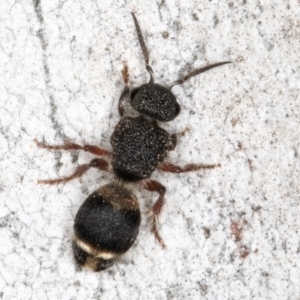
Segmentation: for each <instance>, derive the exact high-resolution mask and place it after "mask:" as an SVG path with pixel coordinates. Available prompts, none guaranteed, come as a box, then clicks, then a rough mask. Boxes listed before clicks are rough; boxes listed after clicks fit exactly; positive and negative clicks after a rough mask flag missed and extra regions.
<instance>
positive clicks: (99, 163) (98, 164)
mask: <svg viewBox="0 0 300 300" xmlns="http://www.w3.org/2000/svg"><path fill="white" fill-rule="evenodd" d="M90 168H97V169H99V170H101V171H108V170H109V164H108V162H107V161H106V160H104V159H102V158H94V159H92V160H91V161H90V163H89V164H84V165H80V166H78V167H77V168H76V170H75V172H74V173H73V174H71V175H70V176H66V177H62V178H58V179H46V180H39V181H38V183H39V184H58V183H62V182H68V181H70V180H72V179H75V178H80V177H81V176H82V175H83V174H84V173H85V172H86V171H88V170H89V169H90Z"/></svg>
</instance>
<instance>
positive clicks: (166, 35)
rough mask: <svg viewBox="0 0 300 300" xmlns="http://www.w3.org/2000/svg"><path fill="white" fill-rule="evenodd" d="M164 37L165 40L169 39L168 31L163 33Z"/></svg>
mask: <svg viewBox="0 0 300 300" xmlns="http://www.w3.org/2000/svg"><path fill="white" fill-rule="evenodd" d="M162 36H163V38H164V39H167V38H168V37H169V33H168V32H167V31H164V32H163V33H162Z"/></svg>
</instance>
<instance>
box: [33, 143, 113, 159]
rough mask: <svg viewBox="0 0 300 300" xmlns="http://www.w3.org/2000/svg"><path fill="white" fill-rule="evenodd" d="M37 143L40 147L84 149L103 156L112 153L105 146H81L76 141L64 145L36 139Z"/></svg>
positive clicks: (70, 149) (48, 148)
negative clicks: (50, 143)
mask: <svg viewBox="0 0 300 300" xmlns="http://www.w3.org/2000/svg"><path fill="white" fill-rule="evenodd" d="M34 141H35V143H36V145H37V146H38V147H39V148H43V149H47V150H56V151H57V150H66V151H72V150H83V151H86V152H90V153H92V154H95V155H98V156H102V155H111V153H110V152H109V151H107V150H105V149H103V148H100V147H98V146H94V145H84V146H80V145H78V144H75V143H65V144H63V145H48V144H45V143H41V142H38V141H37V140H36V139H35V140H34Z"/></svg>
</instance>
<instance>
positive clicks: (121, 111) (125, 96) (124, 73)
mask: <svg viewBox="0 0 300 300" xmlns="http://www.w3.org/2000/svg"><path fill="white" fill-rule="evenodd" d="M123 65H124V67H123V70H122V76H123V81H124V84H125V86H124V88H123V91H122V93H121V96H120V98H119V104H118V110H119V115H120V116H121V117H123V116H124V114H125V109H124V102H125V101H126V100H127V99H128V97H129V94H130V89H129V87H128V81H129V73H128V66H127V62H126V61H124V62H123Z"/></svg>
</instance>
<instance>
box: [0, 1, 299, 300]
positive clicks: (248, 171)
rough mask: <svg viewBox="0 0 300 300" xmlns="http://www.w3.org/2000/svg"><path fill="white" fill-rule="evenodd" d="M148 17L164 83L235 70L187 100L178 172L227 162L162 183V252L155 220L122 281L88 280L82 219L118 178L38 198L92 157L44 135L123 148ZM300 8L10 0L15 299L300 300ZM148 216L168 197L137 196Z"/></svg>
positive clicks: (8, 218)
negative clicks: (117, 140)
mask: <svg viewBox="0 0 300 300" xmlns="http://www.w3.org/2000/svg"><path fill="white" fill-rule="evenodd" d="M131 11H133V12H135V13H136V16H137V18H138V19H139V22H140V25H141V28H142V30H143V32H144V34H145V39H146V43H147V45H148V48H149V51H150V64H151V66H152V68H153V70H154V74H155V78H156V82H157V83H161V84H163V85H168V84H170V83H172V82H174V80H176V79H178V77H179V75H180V74H186V73H187V72H188V71H189V70H191V69H192V68H193V67H197V68H199V67H201V66H204V65H206V64H209V63H215V62H219V61H224V60H232V61H233V64H231V65H226V66H223V67H220V68H218V69H214V70H211V71H209V72H207V73H205V74H202V75H200V76H199V77H196V78H193V79H191V80H190V81H189V82H187V83H185V84H184V85H183V86H177V87H174V89H173V92H174V94H175V95H176V97H177V100H178V102H179V104H180V105H181V109H182V110H181V113H180V115H179V117H178V118H177V119H176V121H174V122H173V121H172V122H170V123H168V124H167V125H166V126H165V128H166V129H167V130H168V131H170V132H175V131H181V130H184V129H185V128H186V127H188V128H189V129H190V131H189V132H188V133H187V134H186V135H185V136H184V137H182V138H181V139H180V140H179V142H178V146H177V148H176V150H175V151H173V152H172V153H170V156H169V158H168V159H169V161H171V162H173V163H178V164H180V165H183V164H184V163H185V162H200V163H217V162H220V163H221V165H222V167H221V168H218V169H215V170H212V171H206V172H195V173H191V174H183V175H176V174H161V173H159V172H154V174H153V179H156V180H160V181H161V183H162V184H164V185H165V186H166V188H167V193H166V206H165V208H164V211H163V213H162V215H161V218H160V228H161V234H162V235H163V237H164V239H165V242H166V244H167V246H168V247H167V249H166V250H163V249H161V248H160V247H159V245H158V244H157V243H156V242H155V240H154V237H153V236H152V235H151V233H150V230H149V228H150V226H149V224H148V223H147V218H146V217H144V218H143V221H142V225H141V229H140V234H139V237H138V239H137V242H136V243H135V245H134V246H133V247H132V249H131V251H130V252H128V254H126V256H125V257H124V258H123V259H122V260H121V261H120V262H119V263H118V264H115V265H114V266H113V267H112V268H111V269H110V270H108V271H105V272H103V273H100V274H94V273H90V272H85V271H83V272H78V271H77V270H76V269H75V268H74V264H73V261H72V251H71V239H72V226H73V219H74V216H75V214H76V212H77V210H78V208H79V206H80V205H81V203H82V201H83V200H84V199H85V198H86V197H87V196H88V195H89V194H90V193H91V192H92V191H94V190H96V189H97V188H98V187H99V186H100V185H103V184H105V183H107V182H109V180H110V175H108V174H105V173H100V172H97V171H96V170H91V171H89V173H88V174H86V175H84V177H83V178H82V180H81V181H79V180H74V181H73V182H70V183H68V184H65V185H58V186H51V187H49V186H39V185H37V180H38V179H47V178H56V177H57V176H63V175H66V174H70V173H71V172H72V171H73V169H74V168H75V166H76V165H77V164H82V163H85V162H88V161H89V160H90V159H92V157H93V156H92V155H90V154H87V153H81V152H80V153H76V152H74V153H66V152H58V153H51V152H47V151H45V150H43V149H38V148H37V147H36V145H35V144H34V143H33V139H34V138H37V139H38V140H43V139H45V141H47V142H48V143H51V144H54V143H61V142H62V141H63V140H64V139H69V140H71V141H74V142H76V143H80V144H83V143H85V142H86V143H92V144H101V145H102V146H104V147H106V148H109V147H110V145H109V137H110V134H111V132H112V130H113V128H114V126H115V124H117V122H118V113H117V102H118V98H119V95H120V93H121V91H122V88H123V85H122V76H121V70H122V67H123V65H122V61H124V60H126V61H127V62H128V66H129V72H130V85H131V86H132V87H136V86H139V85H141V84H142V83H145V82H147V81H148V78H149V75H148V73H147V71H146V70H145V68H144V61H143V56H142V52H141V49H140V46H139V44H138V41H137V38H136V32H135V28H134V24H133V20H132V16H131V14H130V12H131ZM299 15H300V8H299V3H298V2H297V1H289V2H288V1H279V0H275V1H260V2H259V1H202V0H201V1H177V2H175V3H174V2H172V1H157V2H155V1H134V0H132V1H126V2H124V1H117V2H114V3H113V4H112V3H111V2H109V1H107V2H104V1H100V0H98V1H86V2H84V1H75V0H66V1H41V2H40V1H33V2H32V1H9V0H2V1H1V10H0V28H1V30H0V37H1V38H0V41H1V50H0V66H1V67H0V70H1V72H0V240H1V245H0V298H1V297H2V299H60V298H61V299H200V297H201V299H297V297H299V295H300V289H299V282H300V259H299V258H300V257H299V256H300V255H299V252H300V238H299V232H300V218H299V214H300V208H299V186H300V174H299V171H300V161H299V160H300V158H299V153H300V138H299V122H300V101H299V94H300V93H299V88H300V75H299V74H300V70H299V66H300V63H299V49H300V27H299ZM135 193H136V195H137V196H138V197H139V199H140V201H141V207H142V210H143V211H145V210H146V209H147V208H149V207H150V205H151V203H153V202H154V201H155V199H156V195H152V194H150V193H147V192H144V191H141V190H140V189H139V188H138V187H137V188H136V189H135Z"/></svg>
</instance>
